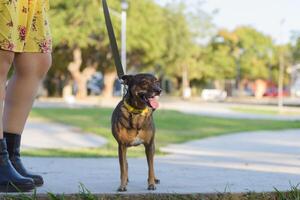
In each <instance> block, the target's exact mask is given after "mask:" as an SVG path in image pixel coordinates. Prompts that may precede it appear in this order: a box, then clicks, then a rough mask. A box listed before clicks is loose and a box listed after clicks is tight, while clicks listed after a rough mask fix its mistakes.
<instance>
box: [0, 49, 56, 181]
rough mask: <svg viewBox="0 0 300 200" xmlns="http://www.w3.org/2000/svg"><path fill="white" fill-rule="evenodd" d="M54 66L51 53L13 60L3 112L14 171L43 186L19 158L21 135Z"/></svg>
mask: <svg viewBox="0 0 300 200" xmlns="http://www.w3.org/2000/svg"><path fill="white" fill-rule="evenodd" d="M50 65H51V54H46V53H21V54H16V56H15V59H14V73H13V75H12V77H11V79H10V80H9V83H8V85H7V92H6V97H5V104H4V112H3V130H4V137H5V138H6V142H7V149H8V153H9V157H10V161H11V162H12V164H13V166H14V167H15V169H16V170H17V171H18V173H20V174H21V175H22V176H24V177H30V178H32V179H33V180H34V183H35V185H36V186H41V185H43V183H44V181H43V178H42V177H41V176H40V175H37V174H33V173H31V172H28V171H27V170H26V169H25V167H24V166H23V164H22V161H21V158H20V144H21V134H22V132H23V129H24V126H25V123H26V120H27V117H28V114H29V112H30V110H31V107H32V104H33V101H34V99H35V96H36V92H37V90H38V87H39V84H40V83H41V81H42V80H43V78H44V76H45V74H46V73H47V71H48V69H49V68H50Z"/></svg>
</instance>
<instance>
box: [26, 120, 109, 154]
mask: <svg viewBox="0 0 300 200" xmlns="http://www.w3.org/2000/svg"><path fill="white" fill-rule="evenodd" d="M22 137H23V140H22V146H23V148H25V149H28V148H59V149H72V148H85V147H100V146H102V145H104V144H106V139H105V138H103V137H100V136H97V135H95V134H89V133H82V131H80V130H79V129H78V128H74V127H70V126H66V125H62V124H59V123H54V122H49V121H43V120H36V119H29V120H28V122H27V124H26V127H25V130H24V134H23V136H22Z"/></svg>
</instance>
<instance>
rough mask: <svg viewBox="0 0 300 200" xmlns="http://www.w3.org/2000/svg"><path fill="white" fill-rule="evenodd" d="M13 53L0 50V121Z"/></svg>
mask: <svg viewBox="0 0 300 200" xmlns="http://www.w3.org/2000/svg"><path fill="white" fill-rule="evenodd" d="M14 56H15V53H14V52H10V51H3V50H0V119H2V115H3V102H4V98H5V86H6V80H7V73H8V71H9V68H10V66H11V64H12V62H13V60H14ZM0 139H3V124H2V121H1V120H0Z"/></svg>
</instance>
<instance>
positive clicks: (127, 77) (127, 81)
mask: <svg viewBox="0 0 300 200" xmlns="http://www.w3.org/2000/svg"><path fill="white" fill-rule="evenodd" d="M121 79H122V80H123V83H124V84H125V85H129V84H130V82H131V80H132V79H133V75H123V76H122V77H121Z"/></svg>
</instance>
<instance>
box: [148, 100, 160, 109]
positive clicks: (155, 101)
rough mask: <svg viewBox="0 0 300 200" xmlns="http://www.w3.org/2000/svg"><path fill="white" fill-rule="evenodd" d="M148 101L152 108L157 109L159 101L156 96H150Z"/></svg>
mask: <svg viewBox="0 0 300 200" xmlns="http://www.w3.org/2000/svg"><path fill="white" fill-rule="evenodd" d="M149 103H150V105H151V107H152V108H154V109H157V108H158V107H159V103H158V101H157V99H156V98H150V99H149Z"/></svg>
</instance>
